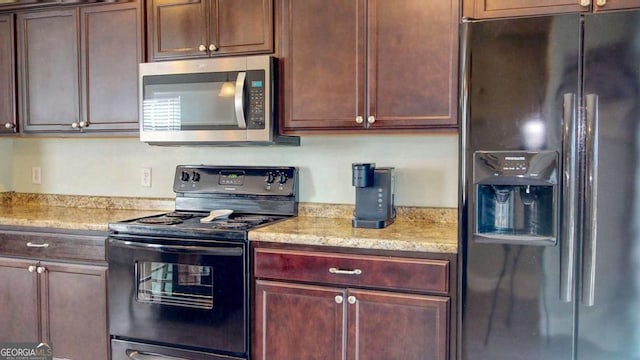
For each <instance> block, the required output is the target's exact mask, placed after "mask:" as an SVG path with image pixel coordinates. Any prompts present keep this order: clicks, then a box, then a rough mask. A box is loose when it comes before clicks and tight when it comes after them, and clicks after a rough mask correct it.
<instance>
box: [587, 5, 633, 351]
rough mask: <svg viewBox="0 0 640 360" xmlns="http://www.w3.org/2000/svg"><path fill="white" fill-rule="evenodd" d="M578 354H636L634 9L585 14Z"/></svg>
mask: <svg viewBox="0 0 640 360" xmlns="http://www.w3.org/2000/svg"><path fill="white" fill-rule="evenodd" d="M584 33H585V40H584V41H585V63H584V64H585V65H584V66H585V68H584V79H585V80H584V91H585V107H586V120H587V137H586V145H587V154H586V176H585V179H586V180H587V181H586V192H585V215H586V217H585V227H584V231H583V235H584V236H583V242H582V263H581V264H580V265H581V266H580V269H581V275H582V280H581V282H580V283H581V288H580V289H579V290H580V303H579V310H578V319H579V321H578V327H579V331H578V347H577V349H578V359H580V360H583V359H607V360H615V359H624V360H629V359H640V300H639V296H638V290H639V288H640V232H639V230H640V167H639V166H638V154H639V152H640V144H639V142H638V139H639V137H638V126H637V124H638V121H640V111H639V110H640V12H638V11H631V12H620V13H608V14H598V15H590V16H586V17H585V30H584Z"/></svg>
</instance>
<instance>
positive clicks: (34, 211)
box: [0, 206, 161, 232]
mask: <svg viewBox="0 0 640 360" xmlns="http://www.w3.org/2000/svg"><path fill="white" fill-rule="evenodd" d="M158 213H161V211H157V210H119V209H93V208H68V207H43V206H11V207H6V208H5V207H2V208H0V225H9V226H32V227H46V228H55V229H69V230H93V231H105V232H106V231H107V230H108V229H107V227H108V225H109V223H111V222H116V221H121V220H127V219H133V218H137V217H142V216H148V215H153V214H158Z"/></svg>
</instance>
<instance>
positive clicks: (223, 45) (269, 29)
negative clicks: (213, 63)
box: [209, 0, 273, 55]
mask: <svg viewBox="0 0 640 360" xmlns="http://www.w3.org/2000/svg"><path fill="white" fill-rule="evenodd" d="M212 6H214V7H215V8H214V9H213V11H214V13H213V14H214V16H212V19H211V22H210V28H209V32H210V34H209V39H210V41H209V42H210V43H211V44H213V45H214V46H215V47H216V48H217V50H215V51H214V52H212V55H218V54H219V55H224V54H229V53H258V52H272V51H273V0H217V1H213V4H212Z"/></svg>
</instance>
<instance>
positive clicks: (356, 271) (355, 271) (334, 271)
mask: <svg viewBox="0 0 640 360" xmlns="http://www.w3.org/2000/svg"><path fill="white" fill-rule="evenodd" d="M329 272H330V273H332V274H340V275H360V274H362V270H360V269H353V270H341V269H338V268H334V267H332V268H329Z"/></svg>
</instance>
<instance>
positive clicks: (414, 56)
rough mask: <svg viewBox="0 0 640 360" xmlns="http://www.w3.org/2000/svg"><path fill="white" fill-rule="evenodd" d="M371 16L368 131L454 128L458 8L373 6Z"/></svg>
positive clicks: (441, 4) (381, 2)
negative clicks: (371, 129)
mask: <svg viewBox="0 0 640 360" xmlns="http://www.w3.org/2000/svg"><path fill="white" fill-rule="evenodd" d="M368 14H369V17H368V29H369V30H368V39H367V43H368V76H367V80H368V103H369V115H370V116H373V117H374V118H368V119H367V122H368V124H369V126H370V127H372V128H390V129H402V128H421V127H427V128H431V127H453V126H455V125H456V124H457V94H458V2H457V1H451V0H433V1H424V0H398V1H386V0H369V2H368Z"/></svg>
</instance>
